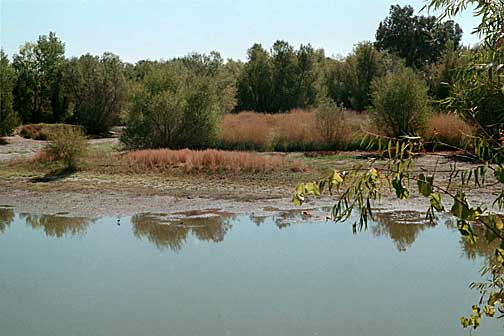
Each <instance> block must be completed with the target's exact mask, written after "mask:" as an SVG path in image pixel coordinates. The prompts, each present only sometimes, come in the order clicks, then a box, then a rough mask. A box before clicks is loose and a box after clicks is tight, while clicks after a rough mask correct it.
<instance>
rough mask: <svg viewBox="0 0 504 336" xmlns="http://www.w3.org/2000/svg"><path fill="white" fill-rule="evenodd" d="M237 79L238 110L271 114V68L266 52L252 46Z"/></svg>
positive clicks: (259, 46) (260, 47)
mask: <svg viewBox="0 0 504 336" xmlns="http://www.w3.org/2000/svg"><path fill="white" fill-rule="evenodd" d="M247 59H248V61H247V63H245V65H244V66H243V71H242V73H241V75H240V77H239V79H238V87H237V91H238V92H237V93H238V110H240V111H243V110H253V111H259V112H272V108H271V106H272V100H273V96H272V90H273V66H272V63H271V58H270V56H269V54H268V52H267V51H266V50H265V49H264V48H263V47H262V46H261V45H260V44H257V43H256V44H254V45H253V46H252V47H251V48H250V49H249V50H248V51H247Z"/></svg>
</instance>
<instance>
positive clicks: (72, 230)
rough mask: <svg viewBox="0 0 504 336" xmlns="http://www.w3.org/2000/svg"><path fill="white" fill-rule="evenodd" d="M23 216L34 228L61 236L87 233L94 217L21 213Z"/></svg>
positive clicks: (53, 235) (54, 235)
mask: <svg viewBox="0 0 504 336" xmlns="http://www.w3.org/2000/svg"><path fill="white" fill-rule="evenodd" d="M21 218H23V219H24V220H25V221H26V224H28V225H30V226H31V227H32V228H33V229H42V230H44V232H45V234H46V235H47V236H51V237H58V238H61V237H63V236H64V235H65V234H67V233H69V234H71V235H77V234H81V233H85V232H86V230H87V228H88V226H89V224H91V223H92V222H93V220H92V219H89V218H83V217H66V216H58V215H32V214H21Z"/></svg>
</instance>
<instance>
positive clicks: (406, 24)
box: [375, 5, 462, 69]
mask: <svg viewBox="0 0 504 336" xmlns="http://www.w3.org/2000/svg"><path fill="white" fill-rule="evenodd" d="M413 14H414V9H413V7H411V6H404V7H401V6H399V5H393V6H391V7H390V13H389V16H387V17H386V18H385V19H384V20H383V21H382V22H381V23H380V25H379V26H378V29H377V31H376V43H375V45H376V47H377V48H378V49H379V50H387V51H389V52H390V53H392V54H395V55H397V56H400V57H402V58H404V59H405V61H406V65H408V66H414V67H416V68H418V69H420V68H422V67H423V66H425V65H427V64H430V63H434V62H436V61H437V60H438V59H439V58H440V57H441V55H442V54H443V52H444V50H445V48H446V45H447V43H448V41H453V43H454V46H455V48H458V46H459V44H460V40H461V38H462V29H461V28H460V26H459V25H458V24H456V23H455V22H453V21H445V22H439V21H438V20H437V18H436V17H434V16H417V15H413Z"/></svg>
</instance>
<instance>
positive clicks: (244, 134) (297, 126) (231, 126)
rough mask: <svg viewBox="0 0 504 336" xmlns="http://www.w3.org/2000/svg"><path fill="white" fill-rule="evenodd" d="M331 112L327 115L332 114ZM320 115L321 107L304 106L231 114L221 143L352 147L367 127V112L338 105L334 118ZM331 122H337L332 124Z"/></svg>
mask: <svg viewBox="0 0 504 336" xmlns="http://www.w3.org/2000/svg"><path fill="white" fill-rule="evenodd" d="M325 112H327V111H324V112H323V113H325ZM331 113H332V112H329V113H327V114H326V116H327V117H329V115H330V114H331ZM317 115H318V114H317V110H314V111H306V110H301V109H296V110H292V111H290V112H288V113H279V114H264V113H257V112H241V113H238V114H227V115H225V116H224V117H223V119H222V121H221V126H220V129H221V137H220V145H221V147H222V148H226V149H239V150H250V149H252V150H260V151H271V150H275V151H309V150H327V149H349V148H353V147H352V146H354V144H355V143H357V144H358V143H359V140H356V139H355V134H356V133H357V132H358V131H359V129H360V127H361V126H364V127H367V124H368V118H367V116H366V115H365V114H357V113H356V112H353V111H346V110H345V111H343V110H341V109H338V110H337V111H336V112H335V113H333V115H332V116H331V117H332V119H331V120H329V118H326V120H325V122H323V121H322V119H323V118H322V117H321V115H319V116H320V118H318V117H317ZM343 120H345V123H344V127H343V123H342V121H343ZM331 122H334V123H335V125H329V123H331ZM325 126H330V127H331V128H332V129H334V131H330V133H331V138H332V139H328V138H326V137H325V135H324V132H325Z"/></svg>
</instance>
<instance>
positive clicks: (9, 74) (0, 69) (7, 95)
mask: <svg viewBox="0 0 504 336" xmlns="http://www.w3.org/2000/svg"><path fill="white" fill-rule="evenodd" d="M15 76H16V74H15V73H14V69H13V68H12V66H11V64H10V63H9V59H8V58H7V56H6V55H5V54H4V52H3V50H0V137H2V136H6V135H10V134H11V133H12V131H13V130H14V127H16V126H17V123H18V120H17V116H16V114H15V112H14V109H13V107H12V103H13V99H14V97H13V94H12V90H13V87H14V83H15V78H16V77H15Z"/></svg>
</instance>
